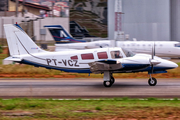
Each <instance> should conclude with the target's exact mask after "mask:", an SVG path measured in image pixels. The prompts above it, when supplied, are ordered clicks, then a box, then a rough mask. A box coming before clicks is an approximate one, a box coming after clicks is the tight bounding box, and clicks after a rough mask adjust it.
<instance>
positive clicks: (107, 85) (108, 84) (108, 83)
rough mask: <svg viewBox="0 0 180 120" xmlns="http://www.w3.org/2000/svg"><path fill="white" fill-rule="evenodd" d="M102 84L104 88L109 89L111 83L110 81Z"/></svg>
mask: <svg viewBox="0 0 180 120" xmlns="http://www.w3.org/2000/svg"><path fill="white" fill-rule="evenodd" d="M103 84H104V86H105V87H111V85H112V82H110V81H104V82H103Z"/></svg>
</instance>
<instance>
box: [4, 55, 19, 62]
mask: <svg viewBox="0 0 180 120" xmlns="http://www.w3.org/2000/svg"><path fill="white" fill-rule="evenodd" d="M4 60H8V61H14V62H20V61H21V60H22V59H21V58H20V57H11V56H10V57H7V58H5V59H4Z"/></svg>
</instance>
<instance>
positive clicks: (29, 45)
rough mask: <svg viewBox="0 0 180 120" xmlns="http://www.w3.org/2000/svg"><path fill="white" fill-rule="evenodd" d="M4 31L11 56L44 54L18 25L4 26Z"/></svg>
mask: <svg viewBox="0 0 180 120" xmlns="http://www.w3.org/2000/svg"><path fill="white" fill-rule="evenodd" d="M4 30H5V34H6V38H7V42H8V46H9V51H10V55H11V56H12V55H22V54H30V53H38V52H43V50H42V49H40V48H39V47H38V46H37V45H36V44H35V43H34V42H33V41H32V39H31V38H30V37H29V36H28V35H27V34H26V33H25V32H24V31H23V30H22V28H20V27H18V26H17V25H13V24H4Z"/></svg>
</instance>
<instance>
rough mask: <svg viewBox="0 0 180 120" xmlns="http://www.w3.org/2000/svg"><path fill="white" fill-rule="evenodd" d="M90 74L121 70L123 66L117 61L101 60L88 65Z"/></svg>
mask: <svg viewBox="0 0 180 120" xmlns="http://www.w3.org/2000/svg"><path fill="white" fill-rule="evenodd" d="M88 65H89V66H90V70H91V72H92V73H95V74H98V73H102V72H104V71H115V70H119V69H122V68H123V66H122V64H121V63H120V62H119V61H116V60H101V61H95V62H91V63H88Z"/></svg>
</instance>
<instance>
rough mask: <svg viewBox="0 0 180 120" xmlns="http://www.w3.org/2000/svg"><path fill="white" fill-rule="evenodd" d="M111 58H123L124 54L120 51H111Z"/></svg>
mask: <svg viewBox="0 0 180 120" xmlns="http://www.w3.org/2000/svg"><path fill="white" fill-rule="evenodd" d="M111 57H112V58H113V59H114V58H122V57H123V56H122V54H121V52H120V51H119V50H117V51H111Z"/></svg>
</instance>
